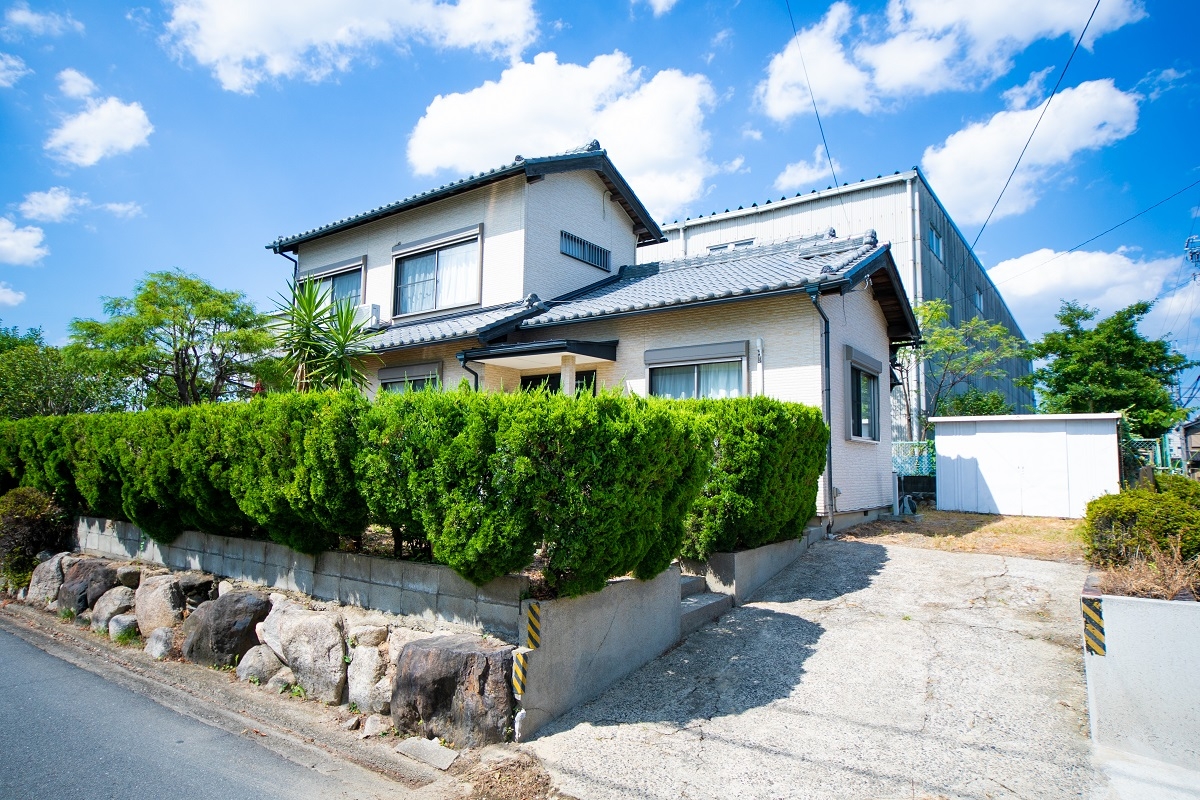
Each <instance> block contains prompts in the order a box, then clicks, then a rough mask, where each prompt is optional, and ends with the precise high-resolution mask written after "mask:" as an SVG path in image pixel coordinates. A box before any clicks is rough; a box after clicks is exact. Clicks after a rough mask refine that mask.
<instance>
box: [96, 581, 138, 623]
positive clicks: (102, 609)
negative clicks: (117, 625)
mask: <svg viewBox="0 0 1200 800" xmlns="http://www.w3.org/2000/svg"><path fill="white" fill-rule="evenodd" d="M133 599H134V594H133V589H130V588H129V587H128V586H114V587H113V588H111V589H109V590H108V591H107V592H105V593H104V595H103V596H102V597H101V598H100V599H99V600H97V601H96V606H95V608H93V609H92V630H94V631H97V632H104V631H106V630H108V621H109V620H110V619H112V618H113V617H115V616H116V615H117V614H124V613H125V612H126V611H128V610H129V609H131V608H133Z"/></svg>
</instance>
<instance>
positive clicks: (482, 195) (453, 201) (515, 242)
mask: <svg viewBox="0 0 1200 800" xmlns="http://www.w3.org/2000/svg"><path fill="white" fill-rule="evenodd" d="M524 218H525V177H524V175H518V176H515V177H513V178H509V179H508V180H504V181H500V182H499V183H494V184H491V185H489V186H482V187H480V188H478V189H475V190H473V191H470V192H467V193H465V194H462V195H458V196H457V197H450V198H447V199H445V200H440V201H438V202H436V203H431V204H429V205H427V206H422V207H420V208H415V209H412V210H411V211H406V212H404V213H401V214H394V215H392V216H390V217H387V218H386V219H381V220H379V221H377V222H372V223H370V224H368V225H362V226H359V227H357V228H352V229H350V230H348V231H343V232H341V233H335V234H332V235H330V236H327V237H324V238H322V239H318V240H317V241H314V242H307V243H305V244H302V245H300V249H299V254H298V255H299V260H300V267H301V269H302V270H303V269H312V268H316V267H320V266H323V265H325V264H332V263H336V262H338V261H343V260H345V259H348V258H357V257H358V256H361V255H363V254H364V253H365V254H366V256H367V278H366V293H365V295H364V297H363V302H364V303H374V304H378V305H379V312H380V315H381V317H382V318H383V319H385V320H386V319H389V318H391V316H392V314H393V309H392V304H393V301H394V294H395V267H394V265H393V262H392V248H393V247H394V246H395V245H397V244H399V243H402V242H411V241H416V240H420V239H425V238H427V237H430V236H438V235H440V234H443V233H446V232H448V231H452V230H457V229H459V228H465V227H467V226H469V225H478V224H480V223H483V243H482V244H483V284H482V296H483V301H482V305H484V306H492V305H498V304H500V303H507V302H512V301H515V300H520V299H521V298H522V297H524V296H525V295H524V292H523V289H524V287H523V280H524V279H523V272H524V260H525V232H524V224H525V221H524ZM556 248H557V245H556Z"/></svg>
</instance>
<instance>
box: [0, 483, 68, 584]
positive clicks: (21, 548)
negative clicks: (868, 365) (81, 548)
mask: <svg viewBox="0 0 1200 800" xmlns="http://www.w3.org/2000/svg"><path fill="white" fill-rule="evenodd" d="M70 538H71V517H70V515H69V514H68V513H67V512H65V511H63V509H62V508H60V507H59V506H58V505H57V504H56V503H55V502H54V498H53V497H51V496H50V495H48V494H46V493H45V492H43V491H40V490H38V489H34V488H32V487H29V486H19V487H17V488H15V489H12V490H10V491H9V492H6V493H5V494H4V495H3V496H0V574H2V575H3V577H4V578H5V579H6V580H7V582H8V583H9V585H11V586H14V587H19V586H26V585H28V583H29V577H30V575H31V574H32V573H33V568H34V567H36V566H37V563H38V562H37V554H38V553H40V552H42V551H43V550H47V551H49V552H51V553H58V552H61V551H63V550H67V549H69V548H70V544H71V542H70Z"/></svg>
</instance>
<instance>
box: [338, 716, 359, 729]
mask: <svg viewBox="0 0 1200 800" xmlns="http://www.w3.org/2000/svg"><path fill="white" fill-rule="evenodd" d="M361 724H362V719H361V718H359V717H351V718H350V719H348V720H346V721H345V722H343V723H342V730H344V731H356V730H358V726H359V725H361Z"/></svg>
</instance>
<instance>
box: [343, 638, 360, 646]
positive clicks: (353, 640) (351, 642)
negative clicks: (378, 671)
mask: <svg viewBox="0 0 1200 800" xmlns="http://www.w3.org/2000/svg"><path fill="white" fill-rule="evenodd" d="M346 641H347V643H348V644H349V645H350V646H351V647H358V637H356V636H351V637H350V638H349V639H347V640H346Z"/></svg>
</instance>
